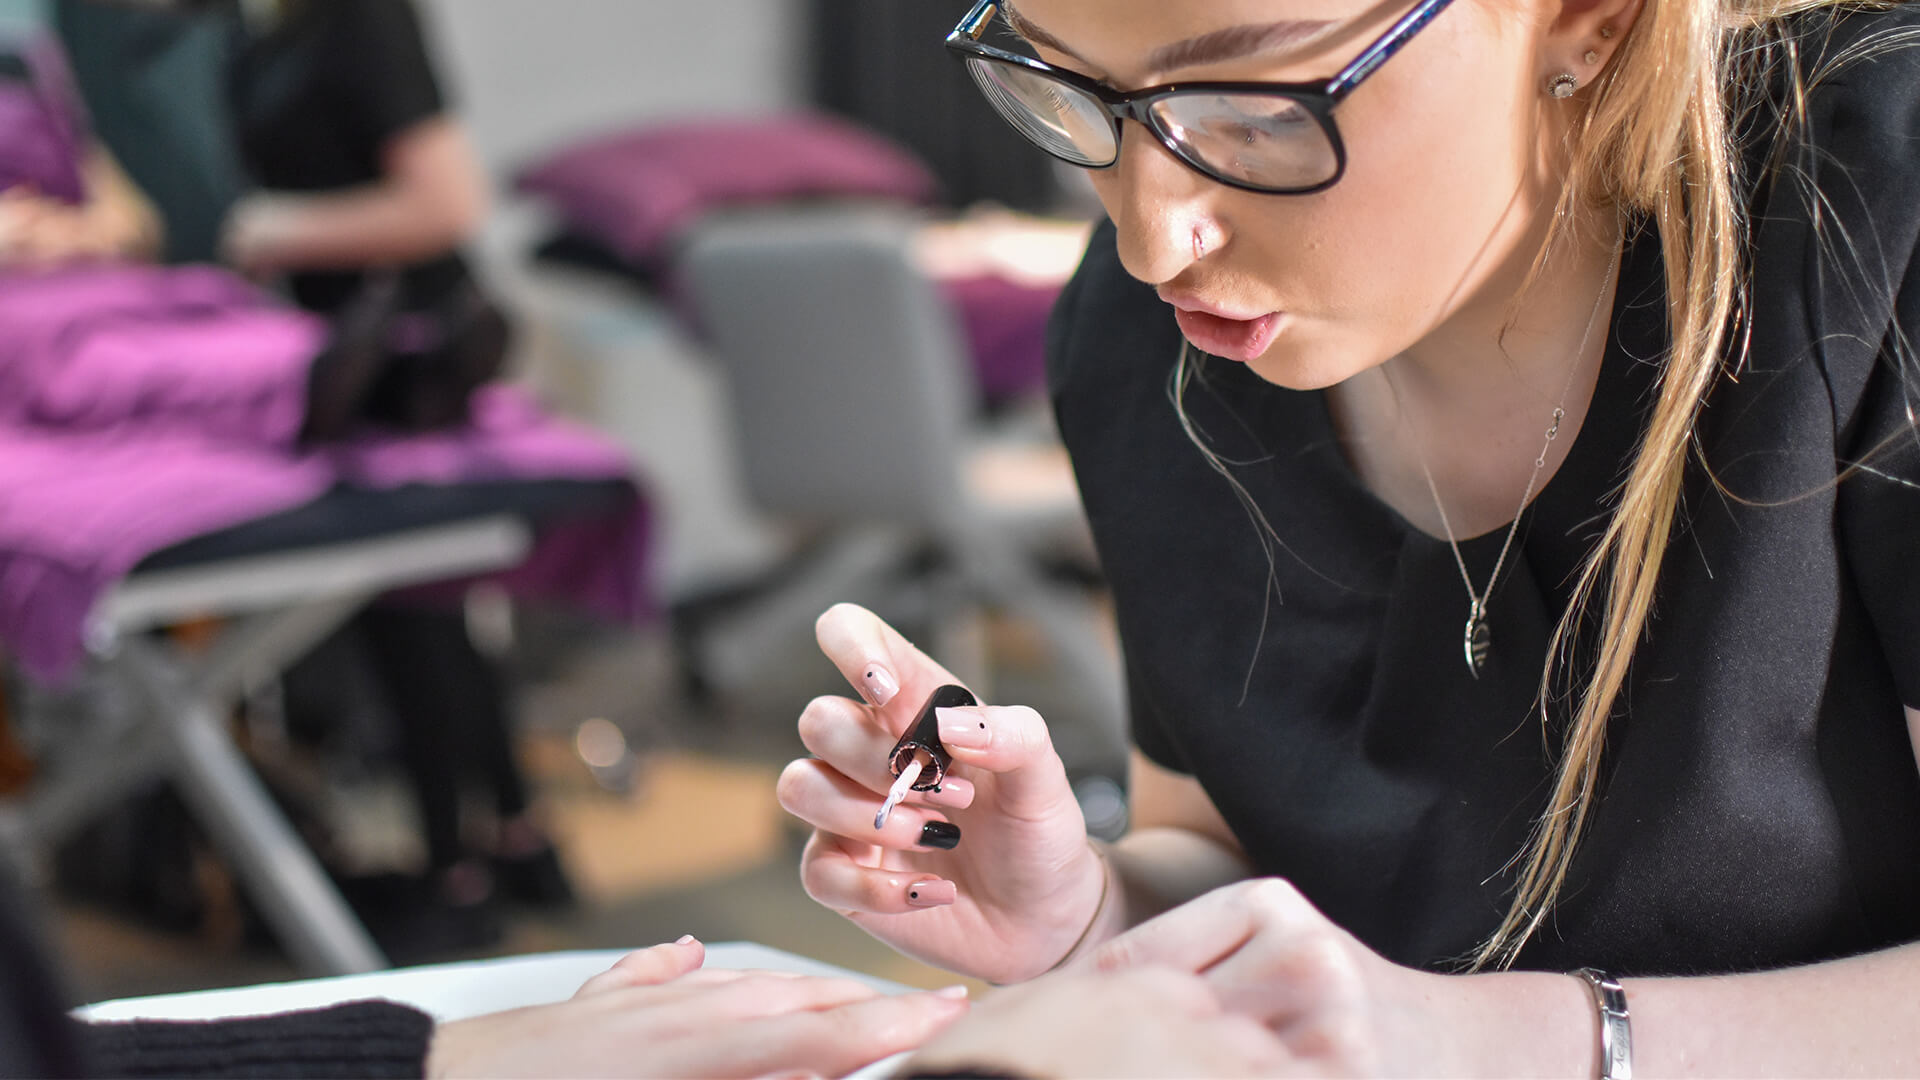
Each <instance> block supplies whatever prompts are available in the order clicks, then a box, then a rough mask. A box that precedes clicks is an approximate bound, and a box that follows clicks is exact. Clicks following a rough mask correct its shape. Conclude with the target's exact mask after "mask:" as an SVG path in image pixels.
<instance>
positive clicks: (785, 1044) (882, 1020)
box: [743, 990, 967, 1076]
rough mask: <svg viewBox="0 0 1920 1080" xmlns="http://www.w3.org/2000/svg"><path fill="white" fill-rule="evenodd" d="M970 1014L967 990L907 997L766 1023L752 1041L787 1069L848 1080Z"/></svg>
mask: <svg viewBox="0 0 1920 1080" xmlns="http://www.w3.org/2000/svg"><path fill="white" fill-rule="evenodd" d="M966 1011H967V1000H966V996H965V991H963V990H962V991H957V992H948V991H941V992H940V993H935V994H902V995H900V996H897V997H878V998H874V999H872V1000H870V1001H862V1002H858V1003H855V1004H851V1005H844V1006H841V1007H840V1008H837V1009H832V1010H828V1011H823V1012H809V1013H794V1014H791V1015H788V1016H781V1017H775V1018H772V1019H769V1020H763V1021H761V1022H759V1023H757V1024H754V1025H752V1029H751V1032H752V1035H751V1037H752V1040H753V1041H754V1042H755V1043H757V1044H759V1045H760V1046H762V1047H764V1048H766V1050H767V1051H768V1052H777V1053H779V1054H781V1055H783V1056H784V1057H785V1059H786V1060H785V1061H784V1062H783V1063H782V1064H783V1065H784V1066H785V1067H789V1068H792V1067H799V1068H810V1069H812V1070H814V1071H815V1072H818V1073H820V1074H821V1075H823V1076H845V1075H847V1074H848V1073H851V1072H853V1071H854V1070H855V1069H858V1068H860V1067H861V1066H863V1065H869V1064H872V1063H873V1062H876V1061H879V1060H880V1059H881V1058H884V1057H889V1056H891V1055H893V1054H898V1053H901V1052H903V1051H907V1050H912V1049H915V1048H917V1047H919V1046H920V1045H921V1044H923V1043H925V1042H926V1041H928V1040H929V1039H931V1038H933V1036H934V1035H935V1034H937V1033H938V1032H939V1031H940V1030H941V1029H942V1028H945V1027H946V1026H947V1025H949V1024H951V1023H953V1022H954V1021H955V1020H958V1019H959V1018H960V1017H962V1016H964V1015H965V1014H966ZM743 1041H744V1040H743ZM743 1064H746V1063H743ZM768 1064H769V1065H771V1064H772V1062H769V1063H768ZM755 1069H756V1066H755V1065H752V1064H747V1067H746V1069H745V1070H744V1071H745V1072H753V1071H755Z"/></svg>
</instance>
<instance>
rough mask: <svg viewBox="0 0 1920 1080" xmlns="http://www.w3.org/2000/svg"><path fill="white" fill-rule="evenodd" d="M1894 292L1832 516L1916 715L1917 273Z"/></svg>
mask: <svg viewBox="0 0 1920 1080" xmlns="http://www.w3.org/2000/svg"><path fill="white" fill-rule="evenodd" d="M1897 295H1898V299H1897V301H1896V303H1895V306H1894V315H1893V329H1892V332H1891V333H1890V334H1889V337H1888V341H1887V343H1886V346H1885V347H1884V348H1883V349H1881V352H1880V357H1879V360H1878V363H1877V364H1876V365H1875V367H1874V369H1873V371H1872V373H1871V374H1870V375H1869V376H1868V378H1867V380H1866V382H1865V386H1864V388H1863V390H1862V391H1861V398H1860V401H1859V404H1858V406H1857V408H1856V409H1855V411H1854V415H1853V417H1852V419H1851V422H1850V423H1849V424H1848V425H1847V427H1848V429H1849V430H1848V431H1846V432H1845V433H1844V434H1843V439H1844V441H1843V443H1842V458H1843V460H1842V461H1841V469H1842V476H1843V477H1844V479H1843V480H1842V481H1841V483H1840V489H1839V496H1838V500H1839V505H1838V515H1839V528H1840V533H1841V539H1842V543H1843V545H1844V550H1845V552H1846V556H1847V561H1848V564H1849V566H1850V568H1851V571H1852V574H1853V578H1854V586H1855V588H1856V590H1857V592H1858V594H1859V596H1860V598H1861V601H1862V603H1864V604H1865V606H1866V609H1867V614H1868V617H1869V619H1870V620H1871V621H1872V623H1873V627H1874V630H1875V632H1876V633H1877V634H1878V635H1879V638H1880V644H1881V647H1882V649H1883V650H1884V651H1885V653H1886V657H1887V662H1888V663H1889V664H1890V665H1892V668H1893V678H1894V682H1895V684H1896V685H1897V686H1898V687H1899V690H1900V697H1901V700H1902V701H1904V702H1905V703H1906V705H1907V706H1908V707H1909V708H1916V709H1920V423H1917V422H1916V418H1920V351H1916V350H1917V349H1920V274H1916V273H1915V272H1914V271H1913V270H1912V269H1909V270H1908V272H1907V277H1906V282H1905V284H1904V285H1903V286H1902V287H1901V289H1900V292H1899V293H1898V294H1897ZM1849 467H1851V471H1850V472H1849V471H1848V470H1849Z"/></svg>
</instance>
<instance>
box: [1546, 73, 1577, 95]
mask: <svg viewBox="0 0 1920 1080" xmlns="http://www.w3.org/2000/svg"><path fill="white" fill-rule="evenodd" d="M1579 88H1580V77H1579V76H1577V75H1575V74H1574V73H1573V72H1571V71H1563V72H1561V73H1560V74H1558V75H1555V76H1554V77H1553V78H1551V79H1549V80H1547V93H1548V94H1549V95H1550V96H1552V97H1555V98H1570V97H1572V96H1573V92H1574V91H1575V90H1578V89H1579Z"/></svg>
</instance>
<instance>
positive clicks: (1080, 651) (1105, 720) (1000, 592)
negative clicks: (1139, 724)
mask: <svg viewBox="0 0 1920 1080" xmlns="http://www.w3.org/2000/svg"><path fill="white" fill-rule="evenodd" d="M950 543H951V545H952V546H951V548H950V550H951V552H952V556H953V559H954V563H955V565H956V566H958V567H959V568H960V570H961V572H962V573H963V574H965V575H966V576H967V579H968V581H970V582H971V583H972V584H973V586H974V588H976V589H978V590H979V591H980V593H981V594H982V595H984V596H985V597H986V598H987V599H988V600H990V601H992V602H993V603H994V604H996V605H998V606H999V607H1000V608H1002V609H1003V610H1005V611H1007V612H1009V613H1011V614H1014V615H1019V616H1023V617H1025V618H1027V619H1030V620H1031V621H1032V622H1033V623H1034V625H1036V626H1038V627H1039V628H1040V632H1041V633H1042V634H1044V635H1045V636H1046V638H1047V640H1048V641H1049V642H1050V643H1051V644H1052V645H1053V648H1054V649H1055V651H1056V652H1057V654H1058V656H1059V659H1060V662H1061V665H1062V666H1063V667H1065V668H1066V670H1067V672H1068V675H1069V677H1071V678H1072V679H1074V680H1075V681H1076V682H1077V683H1078V684H1079V687H1080V691H1081V693H1083V694H1085V695H1086V697H1087V701H1088V703H1089V705H1091V706H1092V711H1093V713H1094V715H1096V716H1098V717H1100V718H1101V721H1100V724H1099V726H1098V730H1096V731H1095V732H1094V733H1093V734H1094V735H1095V736H1096V738H1097V741H1098V744H1099V749H1101V750H1103V751H1107V752H1110V753H1112V754H1114V755H1116V758H1115V760H1122V759H1124V758H1125V756H1126V752H1127V735H1126V717H1127V701H1126V689H1125V680H1124V678H1123V676H1122V674H1121V670H1120V665H1119V663H1118V661H1117V659H1116V658H1115V657H1114V655H1113V653H1112V651H1111V650H1110V649H1109V648H1108V647H1107V645H1106V643H1105V642H1103V641H1102V640H1101V638H1100V635H1099V634H1097V633H1096V632H1095V631H1094V628H1093V626H1092V625H1091V623H1090V622H1089V620H1088V618H1087V611H1086V605H1085V604H1083V603H1079V602H1078V601H1077V600H1076V599H1075V598H1074V597H1072V596H1071V595H1070V594H1068V592H1067V591H1066V590H1064V589H1062V588H1060V587H1059V586H1057V585H1054V584H1052V583H1051V582H1049V581H1047V580H1046V579H1045V578H1043V577H1041V576H1040V575H1039V574H1038V573H1036V572H1035V571H1034V569H1033V567H1032V564H1031V563H1030V562H1029V561H1028V560H1027V559H1026V558H1025V557H1024V556H1023V555H1022V553H1021V552H1019V551H1018V550H1016V549H1015V548H1013V547H1012V546H1011V545H1009V544H1007V543H1006V542H1005V541H1003V540H1002V539H1000V538H999V537H997V536H994V535H992V534H982V533H977V532H974V533H969V534H966V535H963V536H960V537H957V538H952V539H950Z"/></svg>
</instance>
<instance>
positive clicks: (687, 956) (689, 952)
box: [573, 934, 707, 998]
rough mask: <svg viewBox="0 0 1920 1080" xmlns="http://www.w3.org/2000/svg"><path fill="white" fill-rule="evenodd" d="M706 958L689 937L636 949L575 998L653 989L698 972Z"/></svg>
mask: <svg viewBox="0 0 1920 1080" xmlns="http://www.w3.org/2000/svg"><path fill="white" fill-rule="evenodd" d="M706 958H707V947H706V946H705V945H702V944H701V943H700V942H699V941H697V940H695V939H694V937H693V935H692V934H688V935H687V936H686V937H683V938H681V939H680V940H679V941H675V942H673V943H671V944H667V945H655V946H653V947H652V948H650V949H636V950H635V951H633V952H630V953H628V954H627V955H625V956H623V957H621V958H620V959H618V960H616V961H614V964H613V966H612V967H610V968H608V969H607V970H605V971H603V972H601V973H600V974H598V975H595V976H594V977H593V978H591V979H588V980H587V981H586V982H585V983H582V984H581V986H580V989H579V990H578V991H576V992H575V993H574V995H573V996H574V997H576V998H582V997H590V996H592V995H594V994H600V993H605V992H606V991H608V990H615V989H619V988H621V987H628V986H655V985H658V984H660V983H664V982H671V981H673V980H674V979H677V978H679V977H680V976H682V975H685V974H687V973H688V972H690V971H697V970H698V969H699V967H700V965H701V964H702V963H704V962H705V961H706Z"/></svg>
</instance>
